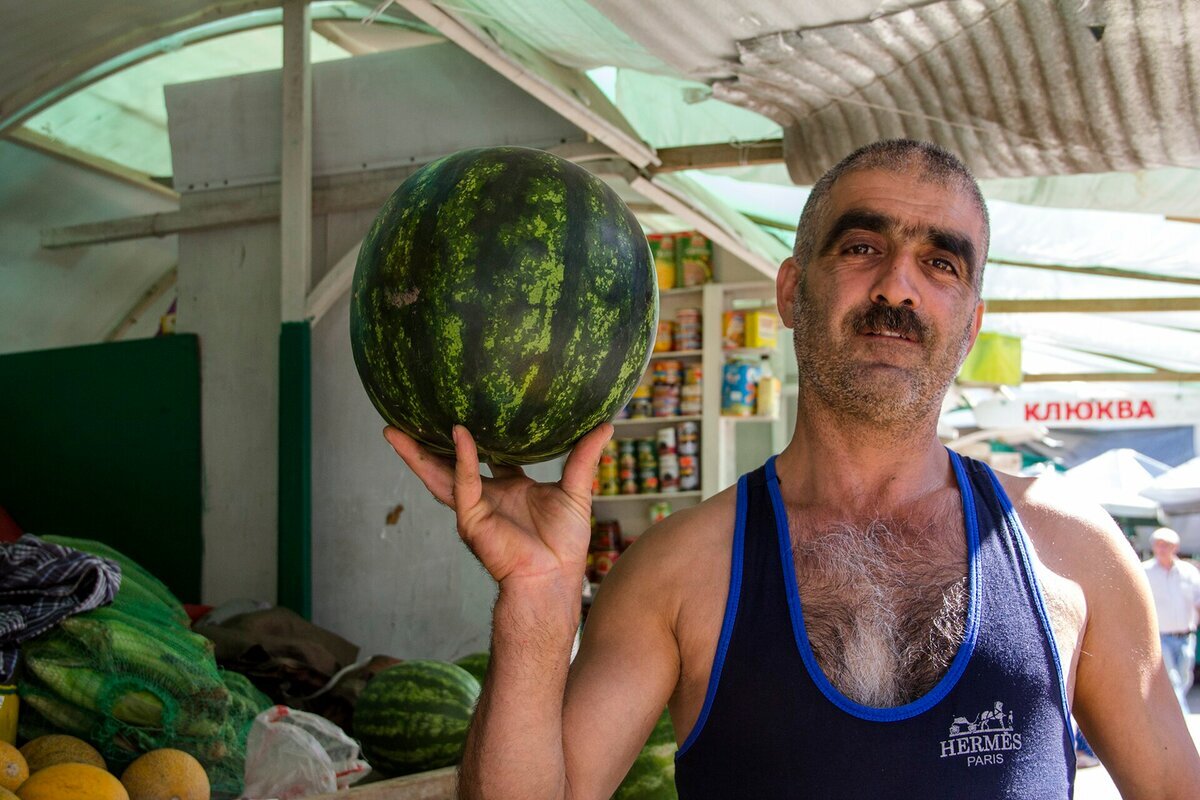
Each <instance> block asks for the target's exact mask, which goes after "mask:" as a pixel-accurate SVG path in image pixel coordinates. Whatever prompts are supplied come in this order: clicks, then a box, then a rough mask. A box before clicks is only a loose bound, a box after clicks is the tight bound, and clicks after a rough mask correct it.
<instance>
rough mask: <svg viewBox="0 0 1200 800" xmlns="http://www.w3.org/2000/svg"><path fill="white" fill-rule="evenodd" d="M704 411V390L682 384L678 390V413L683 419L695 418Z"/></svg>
mask: <svg viewBox="0 0 1200 800" xmlns="http://www.w3.org/2000/svg"><path fill="white" fill-rule="evenodd" d="M703 409H704V390H703V389H702V388H701V387H699V386H689V385H687V384H684V385H683V386H682V387H681V388H680V390H679V413H680V415H681V416H684V417H696V416H699V415H700V413H701V412H702V411H703Z"/></svg>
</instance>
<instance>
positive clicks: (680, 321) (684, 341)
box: [675, 308, 703, 350]
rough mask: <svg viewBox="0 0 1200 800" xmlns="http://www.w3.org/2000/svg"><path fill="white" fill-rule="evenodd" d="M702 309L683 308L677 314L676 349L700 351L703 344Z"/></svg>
mask: <svg viewBox="0 0 1200 800" xmlns="http://www.w3.org/2000/svg"><path fill="white" fill-rule="evenodd" d="M701 330H702V328H701V325H700V309H698V308H681V309H679V310H678V311H676V312H675V349H676V350H699V349H700V347H701V343H702V341H703V340H702V338H701V337H702V334H701Z"/></svg>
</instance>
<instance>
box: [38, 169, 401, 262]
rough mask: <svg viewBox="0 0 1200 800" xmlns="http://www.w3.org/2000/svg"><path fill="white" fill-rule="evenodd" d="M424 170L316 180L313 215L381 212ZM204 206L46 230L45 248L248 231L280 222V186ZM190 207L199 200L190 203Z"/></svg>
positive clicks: (232, 194)
mask: <svg viewBox="0 0 1200 800" xmlns="http://www.w3.org/2000/svg"><path fill="white" fill-rule="evenodd" d="M420 166H421V165H419V164H413V165H411V166H407V167H395V168H392V169H387V170H376V171H372V172H369V173H361V172H358V173H350V174H346V175H336V176H328V177H321V178H316V179H314V180H313V194H312V210H313V214H316V215H318V216H320V215H323V214H332V213H335V212H338V211H354V210H358V209H363V208H379V207H380V206H382V205H383V203H384V201H385V200H387V199H388V197H390V196H391V194H392V192H394V191H396V187H397V186H399V185H400V184H401V183H403V182H404V179H405V178H407V177H408V176H409V175H411V174H412V173H414V172H416V171H417V169H419V167H420ZM204 194H206V195H211V199H210V200H209V202H208V203H207V204H205V205H195V204H193V203H189V205H190V206H191V207H189V208H186V209H181V210H179V211H165V212H161V213H158V214H147V215H144V216H137V217H124V218H121V219H115V220H106V221H104V222H88V223H84V224H82V225H67V226H63V227H60V228H43V229H42V237H41V240H42V247H45V248H47V249H49V250H57V249H60V248H64V247H80V246H83V245H91V244H105V243H108V242H119V241H125V240H128V239H145V238H152V237H162V236H170V235H172V234H175V233H185V232H188V231H199V230H207V229H211V228H221V227H226V226H236V225H246V224H248V223H252V222H265V221H268V220H274V219H278V218H279V196H280V190H279V184H278V183H269V184H263V185H261V186H255V187H247V188H240V189H229V190H223V191H214V192H205V193H204ZM189 200H190V201H198V200H199V198H197V197H191V198H189Z"/></svg>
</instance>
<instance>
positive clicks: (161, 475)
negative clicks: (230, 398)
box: [0, 335, 203, 602]
mask: <svg viewBox="0 0 1200 800" xmlns="http://www.w3.org/2000/svg"><path fill="white" fill-rule="evenodd" d="M202 469H203V468H202V465H201V460H200V361H199V348H198V344H197V339H196V337H195V336H190V335H178V336H166V337H162V338H158V339H141V340H135V341H129V342H117V343H112V344H98V345H87V346H84V347H69V348H63V349H56V350H41V351H37V352H31V353H15V354H10V355H4V356H0V505H4V506H5V507H6V508H7V509H8V511H9V512H10V513H11V514H12V516H13V518H14V519H16V520H17V522H18V523H20V525H21V526H22V527H23V528H24V529H25V530H27V531H29V532H31V533H56V534H63V535H69V536H82V537H86V538H91V539H98V540H100V541H103V542H105V543H107V544H110V545H112V546H113V547H115V548H117V549H118V550H120V551H122V552H123V553H125V554H126V555H128V556H129V557H130V558H132V559H134V560H135V561H137V562H138V563H139V564H141V565H142V566H144V567H145V568H146V569H148V570H150V572H152V573H153V574H154V575H156V576H157V577H159V578H160V579H162V580H163V581H164V582H165V583H166V584H167V586H168V587H170V589H171V591H172V592H174V593H175V594H176V595H177V596H178V597H179V599H180V600H183V601H184V602H198V601H199V600H200V568H201V558H202V556H203V541H202V536H203V534H202V529H201V514H202V506H203V495H202V492H203V478H202V475H203V472H202Z"/></svg>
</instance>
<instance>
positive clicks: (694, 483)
mask: <svg viewBox="0 0 1200 800" xmlns="http://www.w3.org/2000/svg"><path fill="white" fill-rule="evenodd" d="M699 488H700V456H697V455H682V454H681V455H680V456H679V490H680V491H683V492H694V491H696V490H697V489H699Z"/></svg>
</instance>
